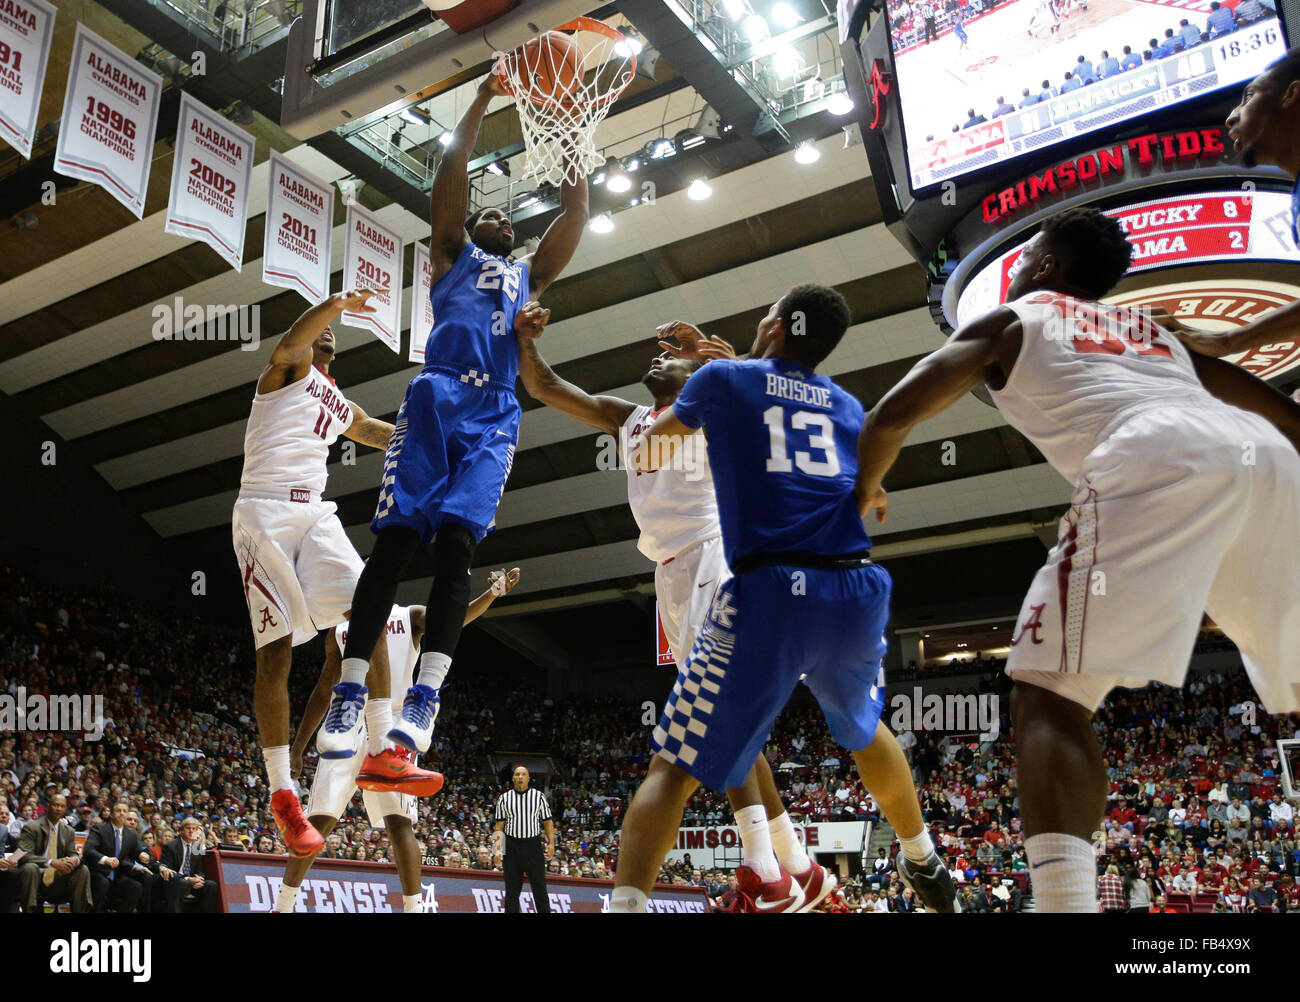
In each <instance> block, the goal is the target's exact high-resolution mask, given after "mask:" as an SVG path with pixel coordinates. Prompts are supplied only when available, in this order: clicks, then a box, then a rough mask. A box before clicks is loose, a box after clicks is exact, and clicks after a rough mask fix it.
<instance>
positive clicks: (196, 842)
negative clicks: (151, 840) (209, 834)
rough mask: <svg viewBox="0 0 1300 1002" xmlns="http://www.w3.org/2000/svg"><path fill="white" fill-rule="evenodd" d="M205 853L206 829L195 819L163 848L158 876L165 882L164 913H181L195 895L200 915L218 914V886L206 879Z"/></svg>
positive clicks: (182, 827) (188, 821) (189, 821)
mask: <svg viewBox="0 0 1300 1002" xmlns="http://www.w3.org/2000/svg"><path fill="white" fill-rule="evenodd" d="M203 849H204V846H203V828H202V826H200V825H199V823H198V821H196V820H195V819H194V818H186V819H185V820H184V821H183V822H182V823H181V833H180V835H178V836H177V837H176V838H174V839H172V840H171V841H170V842H168V843H167V844H166V845H165V846H163V850H162V860H161V861H160V862H161V864H162V865H161V866H159V868H158V876H159V877H161V878H162V881H163V884H162V897H163V904H162V910H163V911H164V912H167V913H168V914H173V915H174V914H176V913H178V912H180V911H181V906H182V903H183V902H184V900H185V898H186V897H187V896H188V895H193V897H194V900H195V901H196V902H198V906H199V910H200V911H204V912H215V911H216V910H217V885H216V884H215V883H213V882H212V881H210V880H207V879H206V878H205V877H204V876H203Z"/></svg>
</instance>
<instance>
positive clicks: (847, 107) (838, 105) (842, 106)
mask: <svg viewBox="0 0 1300 1002" xmlns="http://www.w3.org/2000/svg"><path fill="white" fill-rule="evenodd" d="M826 110H827V111H829V112H830V113H831V114H832V115H847V114H848V113H849V112H850V111H852V110H853V98H851V97H849V95H848V94H846V93H845V92H844V91H842V90H838V91H836V92H835V93H834V94H832V95H831V96H830V97H829V98H827V99H826Z"/></svg>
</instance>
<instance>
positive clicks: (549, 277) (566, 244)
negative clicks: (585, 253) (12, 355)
mask: <svg viewBox="0 0 1300 1002" xmlns="http://www.w3.org/2000/svg"><path fill="white" fill-rule="evenodd" d="M588 211H589V210H588V207H587V179H586V178H585V177H580V178H578V181H577V183H576V184H572V183H570V182H569V181H567V180H566V181H565V182H564V184H563V185H561V186H560V214H559V215H558V216H556V217H555V219H553V220H552V221H551V225H550V226H548V227H547V228H546V232H545V233H544V234H542V241H541V243H540V244H538V245H537V252H536V253H535V254H533V255H532V256H531V257H529V258H528V277H529V292H528V295H529V298H530V299H540V298H541V296H542V293H543V292H545V291H546V289H547V288H548V287H549V286H550V284H551V283H552V282H554V281H555V280H556V279H557V278H559V277H560V272H562V271H563V270H564V269H565V267H566V266H567V265H568V263H569V261H570V260H571V259H572V257H573V254H574V252H575V251H576V250H577V249H578V241H580V240H581V239H582V231H583V230H584V229H586V227H587V215H588Z"/></svg>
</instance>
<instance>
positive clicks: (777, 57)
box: [772, 45, 803, 77]
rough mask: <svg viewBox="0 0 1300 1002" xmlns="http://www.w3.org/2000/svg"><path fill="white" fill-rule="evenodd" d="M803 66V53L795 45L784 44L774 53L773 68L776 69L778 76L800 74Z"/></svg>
mask: <svg viewBox="0 0 1300 1002" xmlns="http://www.w3.org/2000/svg"><path fill="white" fill-rule="evenodd" d="M801 66H803V55H802V54H801V53H800V52H799V50H798V49H796V48H795V47H794V46H793V45H783V46H781V47H780V48H779V49H777V50H776V51H775V52H773V53H772V68H773V69H774V70H776V74H777V76H780V77H793V76H798V75H799V68H800V67H801Z"/></svg>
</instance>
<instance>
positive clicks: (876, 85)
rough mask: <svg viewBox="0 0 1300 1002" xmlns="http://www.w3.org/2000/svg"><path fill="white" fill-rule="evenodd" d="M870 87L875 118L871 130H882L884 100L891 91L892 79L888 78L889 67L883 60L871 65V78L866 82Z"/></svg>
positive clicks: (885, 110) (885, 109) (885, 106)
mask: <svg viewBox="0 0 1300 1002" xmlns="http://www.w3.org/2000/svg"><path fill="white" fill-rule="evenodd" d="M867 83H869V84H870V85H871V104H872V106H873V107H874V108H875V110H876V117H875V118H873V119H872V120H871V127H872V128H873V129H880V128H883V127H884V125H885V114H886V112H887V110H888V103H887V102H886V100H885V98H886V97H887V96H888V95H889V92H890V91H891V90H892V89H893V88H892V86H891V85H892V83H893V78H892V77H891V76H890V73H889V67H888V66H887V65H886V64H885V61H884V60H883V59H877V60H876V61H875V62H874V63H872V64H871V77H870V78H869V79H868V80H867Z"/></svg>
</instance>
